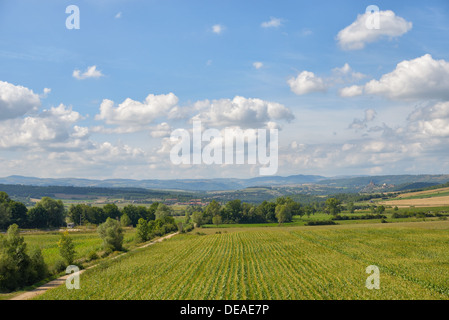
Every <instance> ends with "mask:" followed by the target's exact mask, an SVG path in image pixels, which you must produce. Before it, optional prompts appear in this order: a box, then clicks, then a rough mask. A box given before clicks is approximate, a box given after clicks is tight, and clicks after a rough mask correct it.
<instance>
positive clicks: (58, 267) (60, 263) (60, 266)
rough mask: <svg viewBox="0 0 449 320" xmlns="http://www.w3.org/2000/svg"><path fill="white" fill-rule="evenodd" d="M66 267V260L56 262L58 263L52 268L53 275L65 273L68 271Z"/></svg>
mask: <svg viewBox="0 0 449 320" xmlns="http://www.w3.org/2000/svg"><path fill="white" fill-rule="evenodd" d="M66 267H67V264H66V263H65V262H64V260H62V259H59V260H56V262H55V264H54V265H53V268H52V273H53V274H58V273H60V272H62V271H64V270H65V269H66Z"/></svg>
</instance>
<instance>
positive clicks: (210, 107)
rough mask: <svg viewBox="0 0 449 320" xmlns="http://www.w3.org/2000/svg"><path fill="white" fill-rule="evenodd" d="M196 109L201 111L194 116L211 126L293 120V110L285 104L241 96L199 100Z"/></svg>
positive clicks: (248, 125)
mask: <svg viewBox="0 0 449 320" xmlns="http://www.w3.org/2000/svg"><path fill="white" fill-rule="evenodd" d="M195 109H196V110H198V111H199V113H198V114H197V115H196V116H195V117H194V118H193V119H195V120H201V121H202V122H204V123H206V124H208V125H210V126H238V127H242V128H261V127H264V126H273V125H274V124H273V123H270V122H272V121H273V120H285V121H291V120H292V119H294V116H293V114H292V112H291V111H290V110H289V109H288V108H286V107H285V106H284V105H282V104H279V103H276V102H270V101H264V100H261V99H255V98H244V97H240V96H236V97H234V99H232V100H230V99H220V100H213V101H212V102H211V101H209V100H204V101H198V102H197V103H195Z"/></svg>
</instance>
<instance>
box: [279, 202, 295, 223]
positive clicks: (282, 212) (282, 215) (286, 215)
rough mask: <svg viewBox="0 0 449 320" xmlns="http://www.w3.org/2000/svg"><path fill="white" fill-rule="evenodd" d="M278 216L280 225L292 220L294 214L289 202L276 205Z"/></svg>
mask: <svg viewBox="0 0 449 320" xmlns="http://www.w3.org/2000/svg"><path fill="white" fill-rule="evenodd" d="M276 218H277V220H278V222H279V224H280V225H281V224H283V223H284V222H287V221H291V219H292V214H291V211H290V209H289V208H288V205H287V204H278V205H276Z"/></svg>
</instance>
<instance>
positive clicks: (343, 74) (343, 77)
mask: <svg viewBox="0 0 449 320" xmlns="http://www.w3.org/2000/svg"><path fill="white" fill-rule="evenodd" d="M332 73H333V75H334V77H336V78H337V79H338V80H339V82H352V81H358V80H361V79H363V78H365V77H366V75H364V74H363V73H360V72H355V71H354V70H353V69H352V68H351V66H350V65H349V64H348V63H345V64H344V65H343V67H341V68H334V69H332Z"/></svg>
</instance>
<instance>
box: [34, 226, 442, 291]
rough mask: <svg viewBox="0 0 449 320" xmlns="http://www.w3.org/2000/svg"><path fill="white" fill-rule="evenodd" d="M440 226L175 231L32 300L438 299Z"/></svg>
mask: <svg viewBox="0 0 449 320" xmlns="http://www.w3.org/2000/svg"><path fill="white" fill-rule="evenodd" d="M444 224H445V225H446V227H445V228H419V227H407V228H405V227H399V226H398V227H390V228H380V227H379V228H378V227H373V226H369V227H368V226H367V227H365V226H364V227H358V228H345V227H342V226H339V227H337V228H304V227H303V228H256V229H254V228H252V229H251V230H249V229H246V230H238V231H235V232H228V233H222V234H208V235H195V234H185V235H178V236H175V237H173V238H171V239H170V240H167V241H164V242H162V243H160V244H156V245H153V246H150V247H148V248H145V249H140V250H138V251H135V252H132V253H129V254H128V255H125V256H123V257H122V258H119V259H116V260H114V261H110V262H107V263H104V264H102V265H100V266H98V267H97V268H94V269H92V270H88V271H86V272H85V273H83V274H82V275H81V281H80V283H81V289H79V290H68V289H67V288H66V287H65V286H60V287H58V288H56V289H53V290H50V291H48V292H47V293H45V294H44V295H42V296H40V297H39V299H208V300H209V299H236V300H240V299H282V300H284V299H295V300H296V299H333V300H339V299H446V300H447V299H449V225H448V224H447V223H444ZM412 225H413V224H412ZM416 225H418V223H417V224H416ZM369 265H375V266H378V267H379V270H380V289H378V290H376V289H371V290H370V289H367V287H365V281H366V279H367V277H368V276H369V274H367V273H366V272H365V270H366V267H367V266H369Z"/></svg>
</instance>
